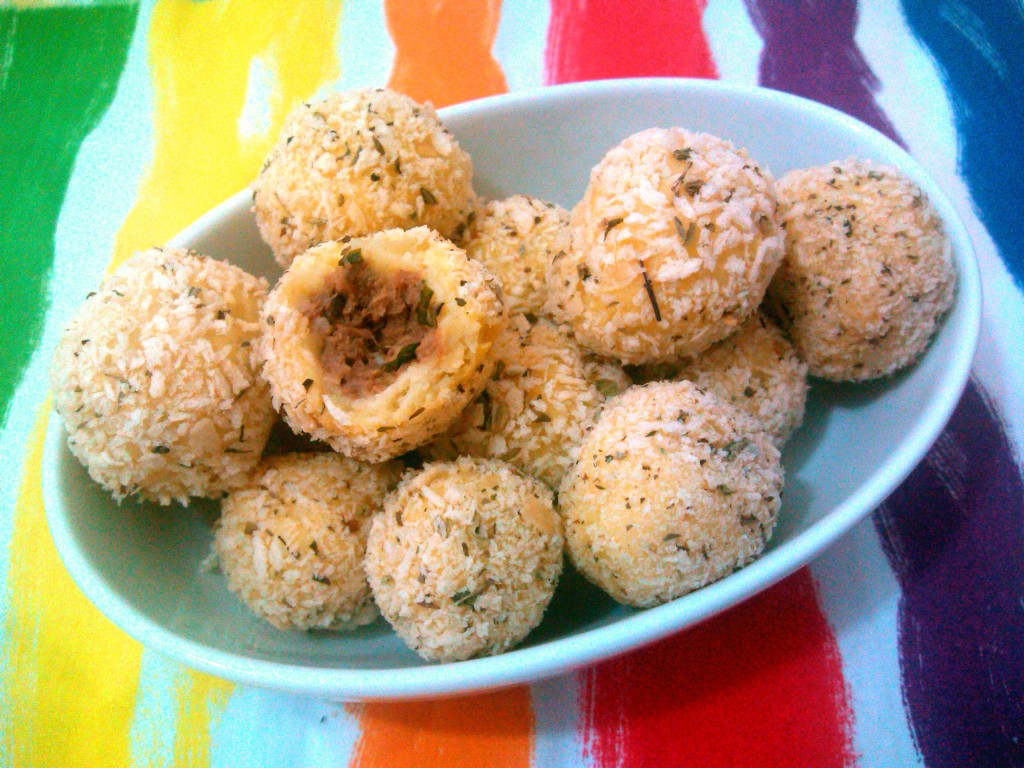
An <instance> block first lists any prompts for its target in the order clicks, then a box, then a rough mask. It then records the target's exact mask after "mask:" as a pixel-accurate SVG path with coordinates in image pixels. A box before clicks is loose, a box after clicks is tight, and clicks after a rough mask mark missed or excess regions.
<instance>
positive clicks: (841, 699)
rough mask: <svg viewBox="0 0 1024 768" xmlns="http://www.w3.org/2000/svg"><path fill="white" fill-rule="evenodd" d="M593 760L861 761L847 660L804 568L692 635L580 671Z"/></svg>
mask: <svg viewBox="0 0 1024 768" xmlns="http://www.w3.org/2000/svg"><path fill="white" fill-rule="evenodd" d="M581 698H582V702H581V703H582V713H583V725H582V727H583V734H582V735H583V744H584V750H585V755H586V756H587V757H588V758H589V759H590V761H591V764H592V765H594V766H596V767H597V768H611V767H612V766H616V767H617V768H634V767H636V768H639V767H640V766H656V767H657V768H661V767H662V766H665V765H694V766H698V765H714V766H717V768H726V766H745V767H747V768H774V767H775V766H787V768H799V767H800V766H808V767H812V766H813V768H833V767H835V768H839V767H840V766H851V765H854V764H855V763H856V756H855V754H854V752H853V745H852V732H853V713H852V709H851V707H850V703H849V694H848V691H847V688H846V684H845V681H844V679H843V672H842V662H841V659H840V655H839V648H838V646H837V645H836V641H835V638H834V636H833V634H832V631H831V629H830V627H829V626H828V623H827V621H826V620H825V618H824V616H823V615H822V612H821V609H820V608H819V606H818V601H817V596H816V594H815V590H814V581H813V579H812V577H811V574H810V572H809V571H808V569H806V568H804V569H803V570H801V571H798V572H797V573H796V574H794V575H793V576H790V577H789V578H788V579H786V580H785V581H783V582H781V583H780V584H778V585H776V586H775V587H773V588H772V589H770V590H768V591H766V592H764V593H762V594H761V595H759V596H757V597H755V598H754V599H752V600H749V601H747V602H746V603H743V604H742V605H739V606H737V607H735V608H732V609H731V610H729V611H728V612H726V613H724V614H722V615H721V616H718V617H716V618H714V619H711V620H710V621H707V622H705V623H704V624H701V625H700V626H698V627H696V628H695V629H692V630H690V631H688V632H684V633H682V634H680V635H676V636H675V637H672V638H669V639H668V640H664V641H662V642H660V643H658V644H656V645H653V646H651V647H649V648H645V649H643V650H640V651H638V652H636V653H633V654H630V655H627V656H623V657H621V658H618V659H613V660H612V661H610V662H606V663H604V664H601V665H599V666H597V667H594V668H593V669H591V670H588V671H587V672H585V673H584V674H583V690H582V693H581Z"/></svg>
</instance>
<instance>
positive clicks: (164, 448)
mask: <svg viewBox="0 0 1024 768" xmlns="http://www.w3.org/2000/svg"><path fill="white" fill-rule="evenodd" d="M170 452H171V449H170V448H168V447H167V446H166V445H154V446H153V453H158V454H160V455H161V456H162V455H163V454H165V453H170Z"/></svg>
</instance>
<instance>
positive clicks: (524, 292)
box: [462, 195, 569, 315]
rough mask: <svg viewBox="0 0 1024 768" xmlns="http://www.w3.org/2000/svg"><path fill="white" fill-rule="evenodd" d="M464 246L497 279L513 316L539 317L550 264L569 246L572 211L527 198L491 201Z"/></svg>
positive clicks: (471, 227)
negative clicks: (524, 314)
mask: <svg viewBox="0 0 1024 768" xmlns="http://www.w3.org/2000/svg"><path fill="white" fill-rule="evenodd" d="M462 246H463V247H464V248H465V249H466V254H467V255H468V256H469V257H470V258H473V259H477V260H478V261H480V262H481V263H482V264H483V265H484V266H486V267H487V268H488V269H489V270H490V271H491V272H492V273H493V274H494V275H495V277H497V278H498V282H499V283H500V284H501V290H502V295H503V297H504V299H505V305H506V307H507V308H508V310H509V311H510V312H513V313H532V314H535V315H539V314H541V313H543V312H544V303H545V297H546V294H547V288H546V283H545V275H546V274H547V270H548V265H549V264H550V263H551V260H552V259H553V258H554V257H555V255H556V254H558V253H560V252H563V251H565V250H566V249H567V248H568V247H569V212H568V211H567V210H565V209H564V208H562V207H561V206H558V205H555V204H554V203H549V202H547V201H544V200H538V199H536V198H533V197H529V196H528V195H513V196H512V197H509V198H505V199H503V200H489V201H488V202H487V203H485V204H484V205H482V206H480V207H479V208H478V209H477V210H476V211H475V212H474V214H473V216H472V217H471V219H470V223H469V227H468V228H467V230H466V234H465V239H464V240H463V241H462Z"/></svg>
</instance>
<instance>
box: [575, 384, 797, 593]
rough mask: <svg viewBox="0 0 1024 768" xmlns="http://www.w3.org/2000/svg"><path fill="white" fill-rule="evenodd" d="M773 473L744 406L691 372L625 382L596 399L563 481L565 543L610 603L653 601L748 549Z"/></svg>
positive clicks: (760, 530) (772, 453) (757, 535)
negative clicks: (684, 377) (598, 405)
mask: <svg viewBox="0 0 1024 768" xmlns="http://www.w3.org/2000/svg"><path fill="white" fill-rule="evenodd" d="M782 484H783V471H782V465H781V464H780V462H779V451H778V449H777V448H775V446H774V445H773V444H772V442H771V439H770V438H769V437H768V434H767V433H766V432H765V431H764V430H763V429H761V427H760V425H759V424H757V422H755V421H754V420H753V419H752V418H751V417H749V416H747V415H746V414H744V413H742V412H741V411H739V410H738V409H737V408H735V407H733V406H732V405H729V404H728V403H726V402H724V401H722V400H719V399H718V398H717V397H715V396H714V395H712V394H710V393H704V392H701V391H700V390H699V389H698V388H697V387H696V385H694V384H693V383H691V382H688V381H683V382H658V383H653V384H647V385H645V386H638V387H633V388H632V389H630V390H629V391H627V392H626V393H625V394H623V395H620V396H619V397H616V398H614V399H612V400H610V401H609V402H608V403H607V404H606V405H605V407H604V410H603V411H602V413H601V416H600V419H599V420H598V422H597V424H596V425H595V426H594V428H593V429H592V430H591V431H590V433H588V435H587V436H586V437H585V438H584V440H583V443H582V444H581V445H580V448H579V455H578V458H577V462H576V464H575V465H574V466H573V467H572V468H571V469H570V470H569V472H568V474H566V476H565V478H564V479H563V481H562V486H561V489H560V491H559V494H558V504H559V509H560V512H561V514H562V517H563V520H564V524H565V536H566V544H567V551H568V554H569V557H570V558H571V560H572V562H573V564H574V565H575V566H576V568H577V569H578V570H579V571H580V572H581V573H583V575H584V576H586V577H587V578H588V579H589V580H590V581H592V582H594V583H595V584H596V585H597V586H599V587H600V588H601V589H603V590H604V591H606V592H607V593H608V594H609V595H611V596H612V597H613V598H615V599H616V600H618V601H619V602H622V603H625V604H627V605H632V606H636V607H649V606H653V605H658V604H660V603H664V602H667V601H668V600H672V599H674V598H676V597H679V596H680V595H684V594H686V593H687V592H691V591H692V590H695V589H698V588H699V587H703V586H704V585H706V584H710V583H711V582H713V581H716V580H718V579H720V578H722V577H723V576H726V575H728V574H730V573H732V571H733V570H735V569H736V568H739V567H741V566H743V565H746V564H747V563H749V562H751V561H752V560H753V559H755V558H756V557H757V556H758V555H759V554H760V553H761V551H762V550H763V549H764V546H765V542H766V541H767V540H768V538H769V537H770V536H771V534H772V529H773V528H774V527H775V520H776V516H777V514H778V511H779V507H780V495H781V493H782Z"/></svg>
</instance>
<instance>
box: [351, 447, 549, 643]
mask: <svg viewBox="0 0 1024 768" xmlns="http://www.w3.org/2000/svg"><path fill="white" fill-rule="evenodd" d="M562 546H563V539H562V533H561V521H560V520H559V517H558V515H557V513H556V512H555V510H554V506H553V497H552V493H551V491H550V490H549V489H547V488H546V487H545V486H544V485H543V484H541V483H539V482H538V481H536V480H533V479H531V478H529V477H526V476H525V475H523V474H521V473H520V472H518V471H517V470H515V469H514V468H513V467H511V466H510V465H508V464H506V463H504V462H500V461H495V460H487V459H471V458H467V457H462V458H460V459H458V460H456V461H454V462H439V463H434V464H427V465H426V466H425V467H424V468H423V469H422V470H421V471H419V472H410V473H409V474H407V475H406V477H405V478H404V479H403V480H402V482H401V484H400V485H399V487H398V488H397V489H396V490H395V491H394V492H393V493H392V494H391V495H389V496H388V497H387V499H386V500H385V503H384V511H383V512H382V513H381V514H380V515H378V516H377V517H376V518H375V519H374V521H373V528H372V530H371V531H370V539H369V543H368V545H367V555H366V572H367V575H368V577H369V581H370V587H371V588H372V590H373V595H374V599H375V600H376V601H377V605H378V606H379V607H380V610H381V613H382V614H383V615H384V618H385V619H387V620H388V622H389V623H390V624H391V625H392V626H393V627H394V629H395V631H396V632H397V633H398V635H399V637H401V638H402V640H403V641H404V642H405V643H406V644H407V645H408V646H409V647H410V648H412V649H413V650H414V651H416V652H417V653H418V654H419V655H420V656H422V657H423V658H425V659H428V660H431V661H458V660H462V659H468V658H472V657H475V656H485V655H490V654H496V653H501V652H503V651H506V650H508V649H509V648H511V647H512V646H514V645H516V644H517V643H519V642H521V641H522V640H523V638H525V637H526V635H527V634H528V633H529V632H530V631H531V630H532V629H533V628H534V627H536V626H537V625H538V624H539V623H540V620H541V618H542V617H543V615H544V610H545V609H546V608H547V605H548V603H549V602H550V600H551V596H552V595H553V594H554V590H555V585H556V583H557V581H558V577H559V575H560V574H561V570H562Z"/></svg>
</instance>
